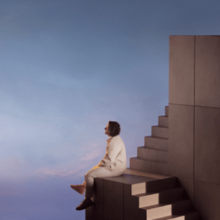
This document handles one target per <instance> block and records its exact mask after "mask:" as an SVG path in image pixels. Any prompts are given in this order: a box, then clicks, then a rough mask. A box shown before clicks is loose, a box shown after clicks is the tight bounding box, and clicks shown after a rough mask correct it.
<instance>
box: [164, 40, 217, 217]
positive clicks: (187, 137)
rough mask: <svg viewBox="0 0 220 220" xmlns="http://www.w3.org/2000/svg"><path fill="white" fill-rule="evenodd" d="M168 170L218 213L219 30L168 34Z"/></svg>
mask: <svg viewBox="0 0 220 220" xmlns="http://www.w3.org/2000/svg"><path fill="white" fill-rule="evenodd" d="M169 62H170V63H169V68H170V69H169V156H168V172H169V174H170V175H173V176H177V177H178V178H179V180H180V183H181V184H182V185H183V186H184V187H185V189H186V190H187V193H188V195H189V196H190V198H191V199H192V200H193V202H194V205H195V207H196V208H197V210H198V211H199V212H200V213H201V216H202V217H203V219H204V220H219V219H220V208H219V207H220V36H170V59H169Z"/></svg>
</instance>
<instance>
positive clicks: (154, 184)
mask: <svg viewBox="0 0 220 220" xmlns="http://www.w3.org/2000/svg"><path fill="white" fill-rule="evenodd" d="M176 184H177V178H176V177H168V178H164V179H159V180H151V181H148V182H147V186H146V187H147V188H146V190H147V193H155V192H160V191H163V190H168V189H172V188H175V187H176Z"/></svg>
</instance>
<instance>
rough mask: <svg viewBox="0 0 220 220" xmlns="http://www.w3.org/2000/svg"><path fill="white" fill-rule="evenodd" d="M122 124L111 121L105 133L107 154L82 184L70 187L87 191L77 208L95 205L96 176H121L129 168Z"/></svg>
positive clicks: (78, 190)
mask: <svg viewBox="0 0 220 220" xmlns="http://www.w3.org/2000/svg"><path fill="white" fill-rule="evenodd" d="M120 131H121V128H120V124H119V123H118V122H116V121H109V122H108V124H107V126H106V128H105V134H106V135H108V136H109V138H108V139H107V147H106V154H105V156H104V158H103V159H102V160H101V161H100V162H99V164H98V165H96V166H95V167H93V168H92V169H91V170H90V171H88V172H87V173H86V175H85V181H84V182H83V183H82V184H81V185H70V187H71V188H72V189H74V190H76V191H77V192H78V193H80V194H82V195H83V193H84V191H85V199H84V200H83V201H82V203H81V204H80V205H79V206H77V207H76V210H83V209H86V208H88V207H89V206H92V205H94V201H93V199H92V197H93V187H94V178H96V177H114V176H120V175H122V174H123V173H124V171H125V170H126V168H127V160H126V150H125V145H124V142H123V140H122V139H121V137H120V136H119V134H120Z"/></svg>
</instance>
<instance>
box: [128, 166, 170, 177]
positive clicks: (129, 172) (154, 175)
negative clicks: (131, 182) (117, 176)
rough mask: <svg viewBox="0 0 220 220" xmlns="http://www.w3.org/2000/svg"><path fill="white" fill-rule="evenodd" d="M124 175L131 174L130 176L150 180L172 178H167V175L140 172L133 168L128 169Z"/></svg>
mask: <svg viewBox="0 0 220 220" xmlns="http://www.w3.org/2000/svg"><path fill="white" fill-rule="evenodd" d="M124 174H130V175H135V176H145V177H150V178H155V179H165V178H168V177H170V176H165V175H161V174H157V173H149V172H144V171H140V170H134V169H131V168H127V169H126V170H125V171H124Z"/></svg>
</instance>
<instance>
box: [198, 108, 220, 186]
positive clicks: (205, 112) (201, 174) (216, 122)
mask: <svg viewBox="0 0 220 220" xmlns="http://www.w3.org/2000/svg"><path fill="white" fill-rule="evenodd" d="M219 170H220V109H218V108H206V107H196V109H195V178H196V180H200V181H204V182H210V183H216V184H220V175H219Z"/></svg>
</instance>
